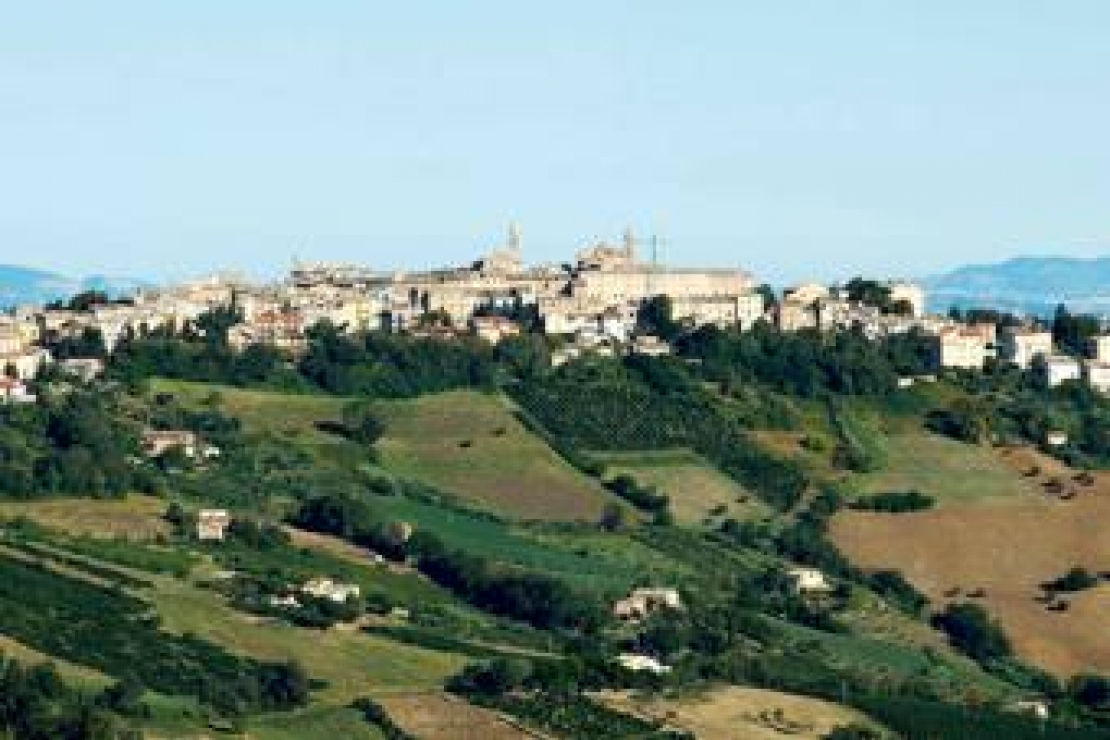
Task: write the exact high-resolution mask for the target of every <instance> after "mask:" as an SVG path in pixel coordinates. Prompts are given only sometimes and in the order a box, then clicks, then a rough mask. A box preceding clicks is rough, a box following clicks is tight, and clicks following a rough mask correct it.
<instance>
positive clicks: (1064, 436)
mask: <svg viewBox="0 0 1110 740" xmlns="http://www.w3.org/2000/svg"><path fill="white" fill-rule="evenodd" d="M1044 443H1045V444H1046V445H1048V446H1049V447H1063V446H1064V445H1066V444H1067V443H1068V433H1067V432H1061V431H1049V432H1045V435H1044Z"/></svg>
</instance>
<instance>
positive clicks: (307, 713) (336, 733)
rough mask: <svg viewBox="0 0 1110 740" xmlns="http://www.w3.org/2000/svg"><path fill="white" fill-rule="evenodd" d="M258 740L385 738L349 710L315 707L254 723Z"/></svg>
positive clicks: (354, 711) (273, 716) (353, 710)
mask: <svg viewBox="0 0 1110 740" xmlns="http://www.w3.org/2000/svg"><path fill="white" fill-rule="evenodd" d="M250 737H251V738H252V739H254V740H378V739H379V738H382V737H384V736H383V735H382V733H381V732H380V731H379V730H378V729H377V728H376V727H374V726H373V725H371V724H369V723H368V722H366V721H365V720H364V719H363V718H362V714H361V712H359V711H358V710H356V709H349V708H346V707H312V708H310V709H306V710H304V711H300V712H292V713H289V714H276V715H270V716H268V717H262V718H260V719H258V720H255V721H253V722H251V723H250Z"/></svg>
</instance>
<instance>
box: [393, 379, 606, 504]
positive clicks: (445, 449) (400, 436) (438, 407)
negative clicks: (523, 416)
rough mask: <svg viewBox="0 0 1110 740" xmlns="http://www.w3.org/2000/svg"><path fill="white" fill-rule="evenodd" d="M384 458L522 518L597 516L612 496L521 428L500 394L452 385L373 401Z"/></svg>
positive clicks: (408, 473)
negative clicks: (380, 420)
mask: <svg viewBox="0 0 1110 740" xmlns="http://www.w3.org/2000/svg"><path fill="white" fill-rule="evenodd" d="M378 408H380V409H381V411H382V414H383V416H384V417H385V420H386V435H385V438H384V439H383V440H382V441H381V442H380V443H379V444H378V449H379V451H380V454H381V459H382V464H383V465H384V466H385V467H386V468H387V469H388V470H390V471H391V472H394V473H396V474H397V475H400V476H402V477H406V478H411V479H415V480H420V481H423V482H425V483H428V484H430V485H432V486H434V487H436V488H439V489H442V490H445V491H450V492H452V493H455V494H458V495H460V496H462V497H463V498H465V499H467V500H469V501H473V502H475V503H477V504H478V505H479V506H482V507H484V508H488V509H490V510H493V511H497V512H501V513H504V514H507V515H510V516H516V517H520V518H523V519H541V520H549V521H596V520H597V519H598V518H599V517H600V515H601V512H602V509H603V507H604V506H605V503H606V502H607V501H609V500H611V497H610V496H609V494H608V493H607V492H605V491H604V490H603V489H602V488H601V486H600V485H598V484H597V483H596V482H595V481H593V480H591V479H590V478H588V477H586V476H584V475H582V474H581V473H579V472H578V471H577V470H575V469H574V468H573V467H571V466H570V465H569V464H568V463H566V462H565V461H564V460H563V459H562V458H560V457H559V456H558V455H557V454H556V453H555V452H554V451H553V450H552V449H551V448H549V447H548V446H547V445H546V444H545V443H544V442H543V441H541V440H540V439H539V438H537V437H536V436H535V435H533V434H531V433H530V432H529V431H528V430H526V429H525V428H524V427H523V425H521V423H520V422H519V421H518V420H517V419H516V417H515V416H514V415H513V413H512V410H511V408H510V406H509V405H508V403H507V402H506V401H505V400H504V399H502V398H501V397H498V396H490V395H484V394H480V393H475V392H472V391H455V392H451V393H441V394H437V395H434V396H425V397H423V398H419V399H416V400H412V401H390V402H383V403H381V404H379V406H378Z"/></svg>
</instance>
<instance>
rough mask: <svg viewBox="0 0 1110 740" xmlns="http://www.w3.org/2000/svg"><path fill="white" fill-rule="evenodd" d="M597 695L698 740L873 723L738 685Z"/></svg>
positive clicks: (811, 739) (758, 737)
mask: <svg viewBox="0 0 1110 740" xmlns="http://www.w3.org/2000/svg"><path fill="white" fill-rule="evenodd" d="M597 698H599V699H601V700H602V701H604V702H605V703H606V704H608V705H609V706H611V707H613V708H615V709H618V710H621V711H624V712H629V713H631V714H638V715H640V716H643V717H647V718H651V719H657V720H662V721H665V722H666V723H667V724H668V725H669V726H671V727H675V728H679V729H683V730H687V731H689V732H692V733H694V734H695V735H696V736H697V737H698V738H699V740H735V739H736V738H743V739H744V740H782V738H784V737H791V738H799V739H801V740H818V739H819V738H821V737H824V736H825V735H826V734H828V733H829V732H830V731H831V730H832V729H833V728H835V727H839V726H842V725H846V724H849V723H852V722H859V723H867V724H872V725H873V724H874V723H871V722H869V720H867V718H866V717H865V716H864V715H862V714H860V713H859V712H857V711H855V710H852V709H849V708H847V707H842V706H838V705H836V704H832V703H830V702H826V701H821V700H820V699H811V698H809V697H805V696H797V695H794V694H783V693H780V692H777V691H766V690H764V689H753V688H741V687H739V686H727V687H722V688H719V689H715V690H713V691H710V692H708V693H705V694H699V695H697V696H691V697H682V698H677V699H659V698H653V699H648V700H641V699H640V698H639V697H636V696H634V695H631V694H629V693H627V692H603V693H601V694H599V695H598V697H597Z"/></svg>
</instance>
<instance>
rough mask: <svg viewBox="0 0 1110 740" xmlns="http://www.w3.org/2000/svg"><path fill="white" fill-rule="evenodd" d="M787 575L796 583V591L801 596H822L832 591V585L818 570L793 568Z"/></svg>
mask: <svg viewBox="0 0 1110 740" xmlns="http://www.w3.org/2000/svg"><path fill="white" fill-rule="evenodd" d="M786 575H787V576H788V577H789V578H790V579H791V580H792V581H793V582H794V590H795V591H797V592H798V593H800V594H821V593H828V592H829V591H831V590H832V584H830V583H829V581H828V579H827V578H825V574H824V573H822V572H821V571H820V570H818V569H817V568H802V567H797V568H791V569H790V570H788V571H787V572H786Z"/></svg>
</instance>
